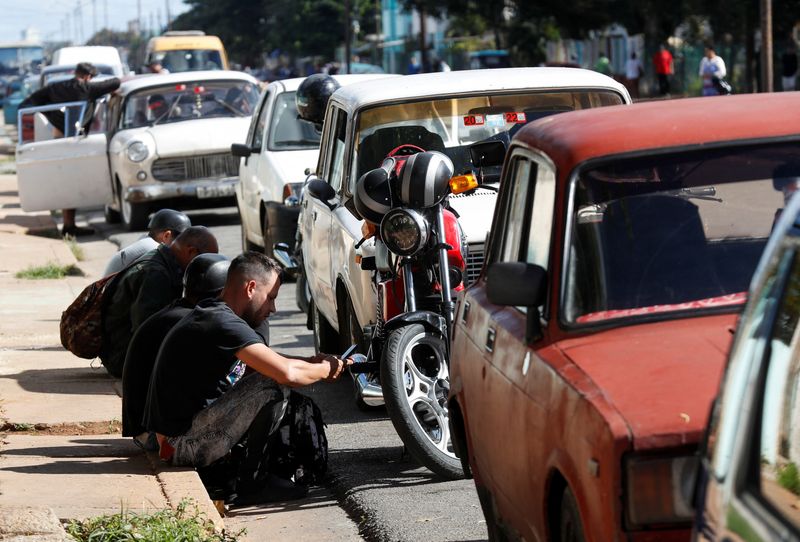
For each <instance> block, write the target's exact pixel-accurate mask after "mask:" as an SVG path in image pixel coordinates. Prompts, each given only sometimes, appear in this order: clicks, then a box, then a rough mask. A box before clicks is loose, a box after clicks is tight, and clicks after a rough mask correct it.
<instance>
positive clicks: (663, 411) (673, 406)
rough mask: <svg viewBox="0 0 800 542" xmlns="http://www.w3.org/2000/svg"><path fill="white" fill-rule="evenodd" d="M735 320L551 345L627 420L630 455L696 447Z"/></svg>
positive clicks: (639, 328) (687, 322)
mask: <svg viewBox="0 0 800 542" xmlns="http://www.w3.org/2000/svg"><path fill="white" fill-rule="evenodd" d="M735 323H736V315H720V316H707V317H700V318H686V319H681V320H673V321H668V322H659V323H653V324H642V325H635V326H628V327H624V328H617V329H613V330H609V331H603V332H599V333H595V334H592V335H587V336H584V337H580V338H576V339H568V340H564V341H561V342H560V343H559V344H558V347H559V349H560V350H561V351H562V352H564V354H565V355H566V356H567V357H569V358H570V359H571V360H572V361H573V362H574V363H575V364H576V365H578V367H580V368H581V370H583V372H584V373H586V375H588V377H589V378H591V380H592V381H593V382H594V383H595V385H596V386H597V388H598V391H599V392H600V393H602V394H603V395H605V397H606V398H607V400H608V401H609V402H610V403H611V404H612V405H614V407H615V408H616V409H617V410H618V411H619V413H620V415H621V416H622V417H623V418H624V419H625V420H626V421H627V424H628V427H629V428H630V431H631V435H632V436H633V445H634V449H637V450H646V449H651V448H671V447H676V446H681V445H683V444H693V443H696V442H698V441H699V439H700V436H701V435H702V433H703V429H704V427H705V424H706V421H707V420H706V418H707V417H708V412H709V407H710V405H711V400H712V398H713V397H714V395H715V394H716V393H717V389H718V387H719V381H720V378H721V376H722V371H723V368H724V366H725V361H726V359H727V354H728V349H729V347H730V344H731V340H732V339H733V333H732V331H733V328H734V326H735Z"/></svg>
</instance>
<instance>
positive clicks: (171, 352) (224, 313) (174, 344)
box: [145, 299, 263, 437]
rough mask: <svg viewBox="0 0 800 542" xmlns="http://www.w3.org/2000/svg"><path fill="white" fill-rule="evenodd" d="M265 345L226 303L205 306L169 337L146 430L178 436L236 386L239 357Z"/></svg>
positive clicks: (161, 355) (211, 302) (155, 378)
mask: <svg viewBox="0 0 800 542" xmlns="http://www.w3.org/2000/svg"><path fill="white" fill-rule="evenodd" d="M260 342H263V339H262V337H261V336H260V335H258V334H257V333H256V332H255V331H254V330H253V329H252V328H251V327H250V326H249V325H247V322H245V321H244V320H242V319H241V318H239V317H238V316H237V315H236V314H235V313H234V312H233V311H232V310H231V308H230V307H228V305H227V304H226V303H225V302H224V301H220V300H216V299H214V300H206V301H202V302H201V303H200V304H199V305H198V306H197V307H196V308H195V309H194V310H193V311H192V312H190V313H189V314H187V315H186V316H185V317H184V318H183V319H182V320H181V321H180V322H178V323H177V324H176V325H175V327H173V328H172V330H171V331H170V332H169V334H167V336H166V338H165V339H164V342H163V343H162V345H161V349H160V350H159V352H158V356H157V358H156V365H155V367H154V369H153V375H152V378H151V380H150V389H149V391H148V396H147V405H146V407H145V427H146V428H147V429H148V430H149V431H155V432H156V433H160V434H162V435H166V436H169V437H175V436H178V435H182V434H183V433H185V432H186V431H188V430H189V427H191V424H192V418H193V417H194V415H195V414H197V413H198V412H200V410H202V409H203V408H205V407H207V406H208V405H210V404H211V403H213V402H214V401H215V400H216V399H217V398H219V397H220V396H221V395H222V394H223V393H225V392H226V391H227V390H228V389H229V388H230V386H231V384H230V382H229V381H228V378H227V376H228V373H230V371H231V368H232V367H233V366H234V364H235V363H236V352H238V351H239V350H241V349H242V348H244V347H246V346H249V345H251V344H257V343H260Z"/></svg>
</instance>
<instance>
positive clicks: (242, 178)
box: [236, 90, 275, 245]
mask: <svg viewBox="0 0 800 542" xmlns="http://www.w3.org/2000/svg"><path fill="white" fill-rule="evenodd" d="M274 95H275V93H274V92H272V91H270V90H267V92H266V93H265V94H264V97H263V99H262V100H261V104H260V107H259V109H258V110H257V114H256V116H254V117H253V122H252V123H251V125H250V130H249V132H248V134H247V145H248V146H249V147H250V148H251V149H253V154H251V155H250V156H248V157H247V158H242V162H241V164H240V166H239V184H238V185H237V187H236V191H237V199H238V203H239V213H240V215H241V220H242V228H244V230H245V234H246V235H247V239H248V240H249V241H250V242H254V243H258V242H259V241H260V244H262V245H263V243H264V241H263V236H262V233H263V232H262V227H263V225H262V224H261V191H262V186H261V180H260V179H261V178H262V177H263V176H264V175H265V172H263V171H262V169H263V167H264V144H265V140H266V131H267V119H268V118H269V115H270V111H271V109H272V107H271V103H272V98H273V97H274Z"/></svg>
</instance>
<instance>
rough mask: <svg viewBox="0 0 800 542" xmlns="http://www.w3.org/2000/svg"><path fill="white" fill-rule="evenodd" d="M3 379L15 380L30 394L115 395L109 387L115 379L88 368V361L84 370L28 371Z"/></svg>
mask: <svg viewBox="0 0 800 542" xmlns="http://www.w3.org/2000/svg"><path fill="white" fill-rule="evenodd" d="M3 378H8V379H13V380H16V381H17V383H18V384H19V386H20V387H21V388H22V389H24V390H25V391H28V392H31V393H63V394H77V395H87V394H91V395H117V393H116V392H115V391H114V389H113V388H112V387H111V385H113V384H114V382H115V381H116V379H115V378H113V377H112V376H111V375H109V374H108V373H107V372H106V370H105V369H104V368H102V367H97V368H95V369H93V368H91V367H89V366H88V361H87V367H85V368H61V369H29V370H26V371H22V372H20V373H16V374H8V375H3Z"/></svg>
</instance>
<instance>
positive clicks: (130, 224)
mask: <svg viewBox="0 0 800 542" xmlns="http://www.w3.org/2000/svg"><path fill="white" fill-rule="evenodd" d="M118 200H119V209H120V215H121V216H122V225H123V226H125V229H127V230H128V231H137V230H145V229H147V218H148V215H149V214H150V210H149V208H148V206H147V205H146V204H143V203H131V202H129V201H125V200H124V199H123V198H122V190H119V191H118Z"/></svg>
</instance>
